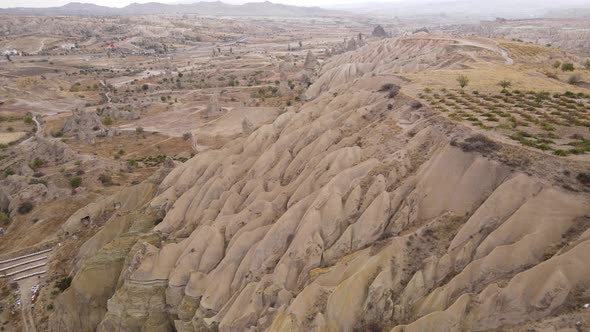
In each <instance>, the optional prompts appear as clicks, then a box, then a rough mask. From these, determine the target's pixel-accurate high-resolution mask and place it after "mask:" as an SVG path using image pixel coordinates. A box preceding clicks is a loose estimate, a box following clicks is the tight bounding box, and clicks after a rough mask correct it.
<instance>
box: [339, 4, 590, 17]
mask: <svg viewBox="0 0 590 332" xmlns="http://www.w3.org/2000/svg"><path fill="white" fill-rule="evenodd" d="M330 8H333V9H340V10H347V11H350V12H354V13H357V14H366V15H372V16H397V17H414V16H424V17H426V16H443V17H450V18H455V19H456V18H467V17H470V18H477V19H495V18H496V17H503V18H511V19H513V18H539V17H544V16H546V15H550V16H551V17H560V16H563V15H567V16H571V15H576V12H577V11H578V10H588V9H590V1H588V0H558V1H539V0H519V1H514V0H494V1H480V0H400V1H395V2H358V3H342V4H338V5H334V6H330Z"/></svg>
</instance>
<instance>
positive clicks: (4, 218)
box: [0, 211, 10, 226]
mask: <svg viewBox="0 0 590 332" xmlns="http://www.w3.org/2000/svg"><path fill="white" fill-rule="evenodd" d="M8 224H10V218H9V217H8V215H7V214H6V213H5V212H3V211H0V225H2V226H7V225H8Z"/></svg>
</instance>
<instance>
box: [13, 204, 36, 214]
mask: <svg viewBox="0 0 590 332" xmlns="http://www.w3.org/2000/svg"><path fill="white" fill-rule="evenodd" d="M34 207H35V205H33V203H32V202H30V201H24V202H22V203H20V205H19V206H18V209H17V211H18V213H19V214H27V213H29V212H31V211H32V210H33V208H34Z"/></svg>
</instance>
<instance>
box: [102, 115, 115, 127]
mask: <svg viewBox="0 0 590 332" xmlns="http://www.w3.org/2000/svg"><path fill="white" fill-rule="evenodd" d="M102 124H103V125H105V126H110V125H112V124H113V118H111V117H110V116H108V115H107V116H105V117H104V118H103V119H102Z"/></svg>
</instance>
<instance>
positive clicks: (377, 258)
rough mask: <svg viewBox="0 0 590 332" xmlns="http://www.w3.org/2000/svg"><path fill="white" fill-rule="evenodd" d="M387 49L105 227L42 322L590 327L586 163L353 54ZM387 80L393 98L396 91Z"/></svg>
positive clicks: (297, 327)
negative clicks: (580, 177)
mask: <svg viewBox="0 0 590 332" xmlns="http://www.w3.org/2000/svg"><path fill="white" fill-rule="evenodd" d="M389 43H391V41H387V40H386V41H383V42H381V43H378V44H373V45H369V46H366V47H363V48H362V49H361V50H359V51H358V52H363V53H359V54H356V55H355V54H350V55H349V54H348V53H347V54H343V55H341V56H338V57H335V58H333V59H331V60H330V61H329V62H328V63H327V64H326V66H325V67H324V68H323V69H322V72H323V75H322V76H321V77H320V78H318V80H317V81H316V82H315V83H314V85H312V86H311V87H310V89H309V91H308V98H310V101H308V102H307V103H306V104H305V105H304V106H303V107H302V108H301V109H299V110H290V111H287V112H286V113H283V114H281V115H280V116H279V117H278V118H277V119H276V120H275V121H274V123H272V124H270V125H265V126H262V127H260V128H258V129H257V130H255V131H254V132H252V133H251V134H250V135H249V136H247V137H241V138H238V139H236V140H234V141H233V142H231V143H229V144H226V145H225V146H224V147H223V148H222V149H218V150H209V151H206V152H204V153H200V154H198V155H197V156H195V157H194V158H192V159H191V160H189V161H187V162H186V163H184V164H182V165H180V166H178V167H176V168H175V169H174V170H172V171H171V172H170V173H169V174H168V175H167V176H166V177H165V178H164V179H163V180H162V181H161V182H159V185H158V187H157V189H154V191H153V193H150V192H148V193H147V194H146V196H145V197H146V198H145V200H142V202H144V201H145V202H147V203H146V204H147V205H143V206H142V208H141V209H139V208H138V209H137V211H135V212H134V211H133V210H129V213H131V215H132V216H134V217H129V218H131V219H130V220H129V221H128V224H124V225H133V224H134V223H133V222H131V220H146V219H149V218H150V216H152V217H153V218H156V217H154V216H164V217H163V220H162V222H160V223H158V224H157V226H155V227H154V228H153V230H149V229H150V228H151V227H147V226H145V225H147V224H142V225H144V226H143V227H139V226H138V227H135V228H134V227H133V226H128V227H123V228H117V227H118V226H116V225H120V223H115V222H113V223H112V224H111V226H109V225H108V224H107V225H106V226H105V228H104V229H106V230H107V231H105V232H109V233H108V234H110V235H108V236H106V235H105V234H104V232H103V231H101V232H103V234H102V235H100V233H99V234H97V235H96V236H95V238H93V239H91V240H90V241H93V242H91V243H94V245H92V248H93V249H92V250H86V251H85V256H84V257H85V258H84V259H82V260H81V261H82V262H83V263H82V264H83V265H82V266H83V267H82V268H81V269H80V270H79V272H78V273H77V275H76V277H75V278H74V282H73V289H72V290H68V292H67V293H66V294H65V295H62V296H61V297H60V298H59V299H58V301H60V302H61V303H62V304H61V305H62V306H67V305H69V307H67V308H66V307H64V308H63V309H64V310H63V312H67V313H68V314H62V313H61V312H62V310H56V312H57V313H56V314H55V315H54V316H53V317H52V322H53V324H52V325H51V329H52V330H53V331H61V330H63V328H64V327H70V326H72V327H74V326H75V327H76V330H79V331H90V330H93V329H95V328H96V329H97V330H98V331H172V330H174V329H176V330H177V331H206V330H220V331H245V330H251V331H262V330H269V331H310V330H317V331H353V330H359V331H366V330H393V331H458V330H464V331H485V330H495V329H496V330H497V329H500V330H502V329H508V328H509V329H514V330H526V328H529V327H531V326H540V327H543V328H558V327H563V326H575V324H576V321H581V322H582V323H580V324H587V322H588V321H587V319H588V313H585V314H584V313H583V312H580V311H579V304H580V303H582V302H583V301H585V300H587V299H588V294H587V292H586V291H585V290H586V289H587V288H588V286H590V270H589V268H590V267H589V265H588V264H586V263H585V256H586V253H587V252H588V250H590V231H589V230H588V229H589V228H590V218H589V217H588V216H589V215H590V204H588V202H589V201H590V195H588V193H587V192H584V190H587V189H588V188H584V187H583V184H581V183H579V182H577V181H576V179H575V178H576V175H577V174H578V173H579V172H581V170H583V169H584V168H585V167H587V165H584V164H580V163H576V162H567V163H566V162H564V161H562V160H559V159H557V158H553V157H547V156H544V155H538V154H535V153H533V152H527V151H525V150H518V148H515V147H513V146H508V145H504V144H500V143H495V142H492V141H490V140H489V139H487V138H485V137H482V136H479V135H478V134H476V133H473V132H471V131H470V130H468V129H466V128H463V127H461V126H460V125H457V124H454V123H452V122H450V121H449V120H447V119H446V118H444V117H442V116H440V115H439V114H437V113H435V112H433V111H430V110H428V109H425V108H422V107H420V106H419V105H417V104H416V103H415V102H414V101H413V100H412V99H411V98H409V97H407V96H406V95H404V94H403V84H404V82H403V81H402V80H401V79H398V78H396V77H395V76H391V75H387V74H386V71H385V64H380V65H378V66H377V67H375V66H374V65H373V66H370V65H366V66H363V65H359V64H357V63H356V62H355V63H354V64H352V63H350V62H346V59H348V58H349V57H355V56H356V57H357V58H367V57H371V56H376V55H375V54H376V53H378V52H383V53H384V54H385V53H387V52H388V47H389V46H388V45H389ZM380 50H381V51H380ZM406 50H407V49H403V50H398V51H400V52H406ZM353 53H354V52H353ZM382 56H385V55H382ZM426 60H428V59H427V58H426V56H424V57H423V58H421V59H420V62H421V66H428V63H427V62H425V61H426ZM435 60H436V59H432V63H431V65H432V66H434V65H436V64H435V62H436V61H435ZM400 61H401V62H404V61H405V62H404V63H401V62H394V61H393V62H392V63H391V64H390V66H391V67H399V66H406V67H407V66H410V65H411V64H410V63H409V60H405V59H401V60H400ZM353 66H354V67H355V69H354V70H352V69H353V68H352V67H353ZM375 70H379V73H380V75H379V76H375V77H374V76H373V75H372V74H373V73H374V72H375ZM385 83H393V84H396V85H400V86H402V90H401V92H400V93H399V94H398V95H397V96H395V97H394V98H390V96H389V95H388V94H387V93H386V92H381V91H380V90H381V87H382V86H383V85H384V84H385ZM310 91H311V92H310ZM547 165H550V166H551V167H549V168H550V169H551V171H547ZM562 185H564V186H567V187H568V188H569V189H564V186H562ZM143 192H145V191H143ZM119 199H121V198H119ZM105 204H106V203H105ZM129 206H131V205H129ZM129 206H128V207H129ZM138 206H139V205H138ZM138 211H139V212H138ZM134 213H137V214H134ZM113 220H114V219H113ZM140 224H141V223H140ZM148 224H149V223H148ZM115 228H116V230H114V229H115ZM104 229H103V230H104ZM108 230H110V231H108ZM96 237H99V238H98V239H97V238H96ZM99 240H100V241H99ZM101 257H102V258H101ZM84 262H85V263H84ZM106 263H108V265H109V269H111V270H109V271H105V274H108V275H109V276H106V275H104V276H102V277H101V275H102V274H101V275H93V276H96V277H95V278H96V279H95V280H94V281H93V282H83V280H84V279H85V278H87V276H88V275H89V274H88V273H86V271H88V269H90V268H91V267H92V266H99V265H101V266H102V265H104V264H106ZM114 276H116V277H114ZM101 278H102V279H104V280H102V279H101ZM115 279H116V280H115ZM83 285H92V286H83ZM98 288H100V294H95V292H96V291H97V289H98ZM95 297H97V298H100V299H101V300H100V301H99V302H97V303H98V304H97V305H96V306H95V307H91V308H86V309H83V304H85V303H89V301H90V300H91V299H93V298H95ZM107 299H108V301H107ZM73 304H75V305H73ZM56 308H58V309H59V308H60V307H59V306H58V307H56ZM83 310H90V311H91V312H86V311H83ZM76 315H79V317H82V316H84V317H85V316H89V317H91V318H92V319H88V320H87V321H85V322H84V324H82V325H75V324H79V323H76V318H75V317H76ZM554 317H558V318H554ZM568 324H569V325H568Z"/></svg>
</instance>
